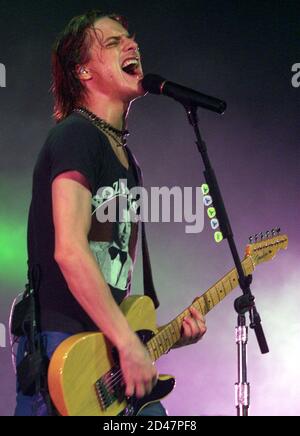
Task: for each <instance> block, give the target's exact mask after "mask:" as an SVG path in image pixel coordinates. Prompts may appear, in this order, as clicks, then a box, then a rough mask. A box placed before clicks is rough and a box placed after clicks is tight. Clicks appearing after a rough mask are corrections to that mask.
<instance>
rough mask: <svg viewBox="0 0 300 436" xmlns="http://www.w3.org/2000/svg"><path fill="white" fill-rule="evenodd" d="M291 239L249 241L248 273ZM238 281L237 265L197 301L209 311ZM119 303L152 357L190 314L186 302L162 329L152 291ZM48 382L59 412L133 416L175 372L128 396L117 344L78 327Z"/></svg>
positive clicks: (168, 385) (171, 382) (163, 390)
mask: <svg viewBox="0 0 300 436" xmlns="http://www.w3.org/2000/svg"><path fill="white" fill-rule="evenodd" d="M287 245H288V238H287V236H286V235H280V236H274V237H272V238H269V239H267V240H262V241H260V242H256V243H254V244H250V245H247V246H246V253H245V257H244V260H243V261H242V266H243V270H244V273H245V275H246V276H248V275H251V274H252V273H253V271H254V269H255V266H256V265H258V264H260V263H262V262H266V261H268V260H271V259H272V258H273V257H274V256H275V254H276V253H277V251H279V250H280V249H286V248H287ZM237 286H238V274H237V271H236V269H235V268H234V269H232V270H231V271H230V272H228V274H226V275H225V276H224V277H222V278H221V279H220V280H219V281H218V282H217V283H215V284H214V285H213V286H212V287H211V288H209V289H208V290H207V291H206V292H205V293H204V294H203V295H202V296H201V297H198V298H196V300H194V302H193V306H194V307H195V308H196V309H198V310H199V311H200V312H201V313H202V314H203V315H206V314H207V313H208V312H209V311H210V310H211V309H212V308H213V307H214V306H216V305H217V304H218V303H219V302H220V301H221V300H223V298H225V297H226V296H227V295H228V294H229V293H230V292H231V291H232V290H233V289H234V288H236V287H237ZM120 307H121V310H122V312H123V313H124V315H125V316H126V318H127V321H128V323H129V325H130V327H131V328H132V329H133V330H134V331H135V332H136V333H137V334H138V336H139V337H140V339H141V341H142V342H143V343H144V345H145V346H146V347H147V349H148V351H149V354H150V356H151V358H152V360H153V361H155V360H157V359H158V358H159V357H160V356H162V355H163V354H164V353H166V352H167V351H169V350H170V349H171V348H172V346H173V345H175V344H176V342H177V341H178V340H179V339H180V336H181V326H182V321H183V319H184V317H185V316H187V315H188V314H189V309H188V308H187V309H185V310H184V311H183V312H182V313H181V314H180V315H178V316H177V318H175V319H174V320H173V321H171V322H170V323H169V324H167V325H165V326H164V327H163V328H160V329H158V327H157V325H156V314H155V309H154V305H153V303H152V300H151V299H150V298H149V297H145V296H131V297H128V298H126V299H125V300H124V301H123V302H122V304H121V306H120ZM48 384H49V391H50V396H51V398H52V401H53V402H54V405H55V407H56V408H57V410H58V412H59V413H60V414H61V415H64V416H116V415H123V416H130V415H136V414H137V413H138V412H139V411H140V410H141V409H143V408H144V407H145V406H146V405H148V404H149V403H152V402H155V401H158V400H161V399H162V398H164V397H166V396H167V395H168V394H169V393H170V392H171V391H172V390H173V388H174V386H175V378H174V377H172V376H170V375H160V376H159V379H158V382H157V384H156V385H155V387H154V389H153V390H152V392H151V394H150V395H147V396H145V397H143V398H141V399H137V398H135V397H132V398H130V399H128V398H126V397H125V393H124V392H125V389H124V382H123V379H122V373H121V370H120V366H119V364H118V356H117V353H116V350H115V349H114V348H113V347H112V345H111V344H110V343H109V341H108V340H107V339H106V338H105V336H104V335H103V334H102V333H80V334H77V335H74V336H70V337H69V338H68V339H66V340H65V341H63V342H62V343H61V344H60V345H59V346H58V348H57V349H56V350H55V352H54V354H53V356H52V358H51V361H50V365H49V370H48Z"/></svg>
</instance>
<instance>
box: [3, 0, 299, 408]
mask: <svg viewBox="0 0 300 436" xmlns="http://www.w3.org/2000/svg"><path fill="white" fill-rule="evenodd" d="M89 8H99V9H102V10H104V11H108V12H111V11H113V12H118V13H121V14H123V15H125V16H127V17H128V19H129V22H130V25H131V29H132V30H134V31H136V33H137V40H138V41H139V44H140V48H141V51H142V55H143V64H144V70H145V71H146V72H155V73H159V74H161V75H163V76H165V77H167V78H168V79H170V80H173V81H175V82H178V83H182V84H184V85H186V86H189V87H192V88H195V89H198V90H199V91H202V92H204V93H207V94H211V95H214V96H216V97H219V98H222V99H224V100H226V101H227V104H228V110H227V111H226V113H225V114H224V116H219V115H215V114H213V113H210V112H207V111H204V110H199V118H200V123H201V129H202V132H203V136H204V138H205V140H206V142H207V145H208V148H209V151H210V156H211V159H212V162H213V165H214V167H215V170H216V173H217V175H218V178H219V182H220V185H221V187H222V191H223V194H224V199H225V201H226V205H227V208H228V211H229V215H230V218H231V220H232V226H233V230H234V234H235V237H236V242H237V246H238V249H239V252H240V254H241V255H242V254H243V250H244V247H245V244H246V243H247V239H248V236H249V235H250V234H253V233H256V232H260V231H265V230H267V229H270V228H273V227H275V226H277V225H279V226H281V228H282V230H283V232H285V233H287V234H288V235H289V238H290V244H289V248H288V250H287V252H284V253H283V252H281V253H279V254H278V257H277V258H276V259H275V260H274V261H273V262H269V263H267V264H264V265H262V266H260V267H258V269H257V272H256V273H255V274H254V283H253V292H254V294H255V295H256V299H257V305H258V309H259V311H260V314H261V316H262V319H263V325H264V328H265V332H266V336H267V339H268V342H269V346H270V350H271V352H270V353H269V354H267V355H265V356H261V354H260V353H259V350H258V347H257V343H256V339H255V336H254V334H253V332H252V331H251V332H250V337H249V358H248V363H249V381H250V383H251V403H252V413H253V414H256V415H258V414H261V415H263V414H269V415H280V414H287V415H297V414H299V413H300V406H299V396H300V385H299V381H298V359H299V351H298V350H299V345H298V344H299V334H300V322H299V315H298V307H299V303H300V299H299V292H298V288H299V278H300V277H299V257H300V251H299V242H300V236H299V231H298V229H299V226H298V221H299V191H300V190H299V158H300V155H299V136H300V127H299V126H300V123H299V109H300V104H299V100H300V87H299V88H294V87H293V86H292V84H291V79H292V76H293V73H292V72H291V68H292V65H293V64H295V63H299V62H300V49H299V18H300V2H298V1H294V0H286V1H255V0H250V1H237V0H236V1H233V0H225V1H217V0H210V1H204V0H203V1H202V0H198V1H195V0H190V1H183V0H173V1H163V2H162V1H157V0H152V1H151V2H150V1H149V2H148V1H126V2H125V1H114V0H111V1H79V0H76V1H75V0H73V1H57V0H54V1H53V0H52V1H47V0H42V1H26V2H25V1H3V0H1V1H0V23H1V24H0V63H2V64H4V65H5V67H6V88H0V152H1V154H0V156H1V157H0V201H1V203H0V291H1V294H0V303H1V308H0V322H1V323H2V324H3V325H5V327H6V330H7V338H6V340H7V343H6V348H0V362H1V366H0V380H1V389H0V414H1V415H10V414H12V413H13V408H14V375H13V371H12V368H11V363H10V350H9V343H8V314H9V307H10V305H11V303H12V300H13V298H14V296H15V295H16V294H18V293H19V292H20V291H21V290H22V287H23V286H24V283H25V280H26V223H27V212H28V206H29V201H30V194H31V175H32V170H33V166H34V163H35V159H36V155H37V153H38V150H39V148H40V147H41V146H42V144H43V141H44V139H45V136H46V135H47V132H48V130H49V128H50V127H51V126H52V125H53V121H52V120H51V111H52V98H51V95H50V92H49V89H50V51H51V45H52V43H53V41H54V39H55V37H56V35H57V34H58V32H60V31H61V30H62V29H63V27H64V26H65V25H66V23H67V22H68V21H69V19H70V18H72V17H73V16H75V15H77V14H80V13H82V12H84V11H85V10H87V9H89ZM128 127H129V129H130V131H131V136H130V145H131V148H132V150H133V151H134V152H135V153H136V155H137V158H138V160H139V161H140V163H141V165H142V166H143V169H144V178H145V184H146V186H148V187H150V186H169V187H172V186H182V187H184V186H194V187H195V186H199V185H201V184H202V182H203V175H202V163H201V159H200V156H199V155H198V153H197V150H196V147H195V145H194V137H193V133H192V131H191V129H190V127H189V125H188V122H187V120H186V117H185V113H184V111H183V109H182V107H181V106H180V105H178V104H176V103H175V102H173V101H171V100H170V99H167V98H163V97H160V98H159V97H155V96H147V97H146V98H144V99H141V100H139V101H137V102H135V103H134V105H133V107H132V111H131V113H130V116H129V120H128ZM184 226H185V224H184V223H181V224H179V223H176V224H174V223H171V224H163V223H160V224H149V225H148V235H149V236H148V239H149V245H150V252H151V257H152V263H153V270H154V275H155V282H156V286H157V288H159V294H160V300H161V308H160V309H159V311H158V319H159V323H165V322H167V321H169V320H170V319H171V318H173V317H175V316H176V315H177V314H178V313H179V312H180V311H181V310H182V309H183V308H185V307H186V306H188V305H189V304H190V303H191V302H192V300H193V299H194V298H195V297H196V296H197V295H200V294H201V293H203V292H204V291H205V290H206V289H207V288H208V287H209V286H211V285H212V284H213V283H214V282H215V281H217V280H218V279H219V278H220V277H221V276H222V275H224V274H225V273H226V272H227V271H228V270H229V269H230V268H232V260H231V258H230V255H229V251H228V248H227V245H226V243H225V242H224V243H222V244H221V245H218V246H217V245H216V244H215V243H214V242H213V234H212V231H211V230H210V228H209V224H208V222H207V221H206V224H205V228H204V231H203V232H202V233H200V234H198V235H188V234H186V233H185V227H184ZM134 280H135V282H134V284H135V286H134V288H135V292H136V293H140V292H141V291H140V289H141V265H140V262H137V265H136V275H135V279H134ZM237 295H238V291H235V292H234V293H233V294H232V296H230V297H228V298H227V299H226V301H224V302H222V303H221V304H220V305H219V306H218V307H217V308H216V309H215V310H214V311H213V312H212V313H211V314H209V315H208V317H207V324H208V333H207V335H206V337H205V339H203V341H202V342H201V343H200V344H198V345H195V346H192V347H187V348H186V349H181V350H176V351H173V352H172V353H170V354H168V356H166V357H164V358H162V359H161V360H160V361H159V363H158V367H159V370H160V371H161V372H162V373H173V374H174V375H175V376H176V377H177V387H176V390H175V392H174V393H173V394H172V395H170V396H169V397H168V398H167V400H166V401H165V404H166V406H167V407H168V409H169V413H170V414H171V415H233V414H235V410H234V383H235V381H236V378H237V375H236V355H235V353H236V350H235V342H234V326H235V323H236V315H235V312H234V310H233V307H232V303H233V300H234V298H236V296H237ZM183 399H184V400H183Z"/></svg>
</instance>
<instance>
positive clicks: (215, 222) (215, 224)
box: [210, 218, 219, 230]
mask: <svg viewBox="0 0 300 436" xmlns="http://www.w3.org/2000/svg"><path fill="white" fill-rule="evenodd" d="M210 225H211V228H212V229H213V230H216V229H217V228H218V227H219V220H217V218H213V219H212V220H211V222H210Z"/></svg>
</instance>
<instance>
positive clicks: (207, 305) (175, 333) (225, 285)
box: [147, 256, 254, 361]
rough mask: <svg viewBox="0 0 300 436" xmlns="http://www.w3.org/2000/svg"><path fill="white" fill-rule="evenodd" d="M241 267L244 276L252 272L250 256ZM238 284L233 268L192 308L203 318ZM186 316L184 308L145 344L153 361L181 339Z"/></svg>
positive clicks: (235, 271) (187, 313) (188, 313)
mask: <svg viewBox="0 0 300 436" xmlns="http://www.w3.org/2000/svg"><path fill="white" fill-rule="evenodd" d="M242 267H243V270H244V273H245V275H246V276H247V275H250V274H252V272H253V271H254V264H253V261H252V259H251V256H248V257H246V258H245V259H244V260H243V262H242ZM238 284H239V282H238V273H237V270H236V268H234V269H232V270H231V271H230V272H229V273H228V274H226V275H225V276H224V277H222V278H221V280H219V281H218V282H217V283H215V284H214V285H213V286H212V287H211V288H209V289H208V290H207V291H206V292H205V293H204V294H203V295H201V297H198V298H196V299H195V301H194V302H193V304H192V306H194V307H195V308H196V309H197V310H198V311H199V312H200V313H201V314H202V315H203V316H205V315H206V314H207V313H208V312H209V311H210V310H212V309H213V308H214V307H215V306H216V305H217V304H218V303H220V301H222V300H223V299H224V298H225V297H226V296H227V295H228V294H229V293H230V292H231V291H233V289H235V288H236V287H237V286H238ZM188 315H190V311H189V308H186V309H185V310H184V311H183V312H182V313H181V314H180V315H178V316H177V317H176V318H175V319H173V321H171V322H170V323H169V324H166V325H165V326H164V327H163V328H161V329H160V331H159V333H157V334H156V335H155V336H154V337H153V338H152V339H150V341H148V342H147V348H148V351H149V353H150V356H151V358H152V359H153V361H154V360H157V359H158V358H159V357H161V356H162V355H163V354H165V353H166V352H168V351H169V350H170V349H171V348H172V347H173V345H175V344H176V342H178V340H179V339H180V337H181V327H182V322H183V319H184V318H185V317H186V316H188Z"/></svg>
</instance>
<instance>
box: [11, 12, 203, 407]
mask: <svg viewBox="0 0 300 436" xmlns="http://www.w3.org/2000/svg"><path fill="white" fill-rule="evenodd" d="M52 65H53V94H54V99H55V109H54V116H55V119H56V122H57V124H56V126H55V127H54V128H53V129H52V130H51V131H50V133H49V135H48V137H47V140H46V142H45V145H44V146H43V148H42V149H41V152H40V154H39V157H38V160H37V163H36V166H35V170H34V176H33V193H32V202H31V207H30V213H29V221H28V256H29V267H30V270H31V271H32V270H34V268H35V267H37V266H38V270H39V286H38V290H37V291H38V292H37V293H38V299H39V303H38V307H39V320H40V328H41V332H42V334H41V337H42V343H43V344H44V348H45V352H46V354H47V356H48V357H49V358H50V357H51V355H52V354H53V352H54V350H55V348H56V347H57V346H58V345H59V344H60V343H61V342H62V341H63V340H64V339H66V338H67V337H68V336H70V335H73V334H76V333H79V332H85V331H89V332H90V331H101V332H103V334H104V335H105V336H106V337H107V338H108V340H109V341H110V342H111V343H112V344H113V346H114V347H115V348H116V349H117V351H118V354H119V359H120V367H121V370H122V374H123V379H124V382H125V394H126V396H128V397H131V396H133V395H135V396H136V397H137V398H142V397H143V396H145V395H146V394H149V393H150V392H151V390H152V389H153V387H154V386H155V384H156V382H157V377H158V375H157V371H156V368H155V366H154V364H153V362H152V360H151V358H150V356H149V354H148V352H147V349H146V347H145V346H144V345H143V344H142V342H141V341H140V340H139V338H138V337H137V335H136V334H135V333H134V332H133V331H132V330H131V329H130V327H129V325H128V322H127V320H126V318H125V316H124V315H123V313H122V312H121V310H120V308H119V304H120V303H121V302H122V300H123V299H124V298H125V297H126V295H127V294H128V291H129V288H130V277H131V272H132V265H133V263H134V256H135V249H136V241H137V226H138V225H137V223H131V225H129V226H128V225H127V226H126V225H125V226H124V224H123V229H122V228H120V229H116V227H115V226H120V225H121V224H120V223H119V222H118V220H117V221H116V222H105V223H103V222H99V221H98V220H97V217H96V214H95V213H94V211H95V208H96V207H99V204H100V203H101V204H102V203H103V201H104V199H103V198H99V195H98V191H99V189H100V188H101V187H103V186H105V187H110V188H111V191H112V193H113V194H114V195H113V196H114V198H115V200H116V201H118V195H119V194H118V193H119V192H120V191H121V190H120V186H119V183H120V182H119V181H120V180H126V184H127V189H128V190H129V189H131V188H132V187H134V186H136V185H137V180H136V177H135V172H134V169H133V161H132V160H131V159H130V158H129V157H130V156H129V153H128V152H127V149H126V146H125V138H126V136H127V131H125V120H126V116H127V114H128V111H129V108H130V105H131V103H132V102H133V101H134V100H135V99H137V98H139V97H142V96H144V95H145V91H144V90H143V88H142V85H141V79H142V78H143V70H142V65H141V56H140V53H139V48H138V44H137V43H136V41H135V39H134V37H133V36H131V35H130V34H129V33H128V30H127V23H126V22H125V20H124V19H123V18H122V17H119V16H117V15H106V14H102V13H100V12H99V11H91V12H89V13H87V14H84V15H82V16H79V17H75V18H73V19H72V20H71V22H70V23H69V24H68V25H67V27H66V29H65V30H64V32H63V33H62V34H61V35H60V36H59V38H58V40H57V42H56V44H55V47H54V50H53V57H52ZM128 207H129V208H130V204H129V205H128ZM124 229H125V230H126V238H123V242H124V243H123V244H122V247H121V251H122V252H123V253H125V254H126V259H124V260H122V258H121V256H120V253H121V251H120V250H119V253H118V252H117V251H116V249H117V248H118V247H117V244H113V242H114V237H115V236H114V235H116V234H119V235H122V232H124V231H125V230H124ZM128 232H130V234H128ZM124 244H125V245H126V246H124ZM97 247H98V248H99V247H102V248H103V247H106V248H107V249H109V248H111V247H114V248H115V250H114V251H115V253H112V252H113V250H110V255H111V256H115V257H114V264H115V265H118V268H119V270H120V271H121V267H122V271H125V270H126V271H127V274H128V278H127V279H126V280H125V279H124V277H123V276H122V280H120V278H121V273H118V274H115V273H114V272H113V271H111V272H110V273H109V274H107V275H106V276H105V271H106V270H108V269H107V267H106V265H103V266H101V259H104V260H103V262H105V256H97V249H98V248H97ZM128 259H130V262H129V260H128ZM126 262H127V263H126ZM124 265H126V268H125V269H124ZM108 276H109V277H110V279H109V280H108V278H107V277H108ZM33 281H34V278H33ZM119 283H121V285H119ZM124 284H126V286H125V285H124ZM34 285H35V287H37V284H36V283H34ZM205 331H206V327H205V322H204V319H203V318H202V316H201V314H200V313H199V312H198V311H196V310H195V309H194V308H191V309H190V316H189V317H187V318H186V320H185V321H184V322H183V326H182V338H181V340H180V341H179V343H178V344H177V346H181V345H187V344H190V343H195V342H197V341H198V340H199V339H200V338H201V337H202V335H203V334H204V333H205ZM27 342H28V341H27V339H26V337H25V336H24V337H22V338H21V340H20V344H19V348H18V362H20V361H21V360H22V358H23V357H24V355H25V354H26V352H27V349H28V343H27ZM15 413H16V415H47V414H48V411H47V407H46V403H45V398H44V395H43V394H42V393H35V394H32V395H28V393H26V392H22V390H21V389H20V387H19V388H18V394H17V407H16V412H15ZM140 414H142V415H147V416H150V415H153V416H159V415H165V414H166V412H165V409H164V408H163V406H162V405H161V403H159V402H157V403H153V404H150V405H148V406H146V407H145V408H144V409H143V410H142V411H141V413H140Z"/></svg>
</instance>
